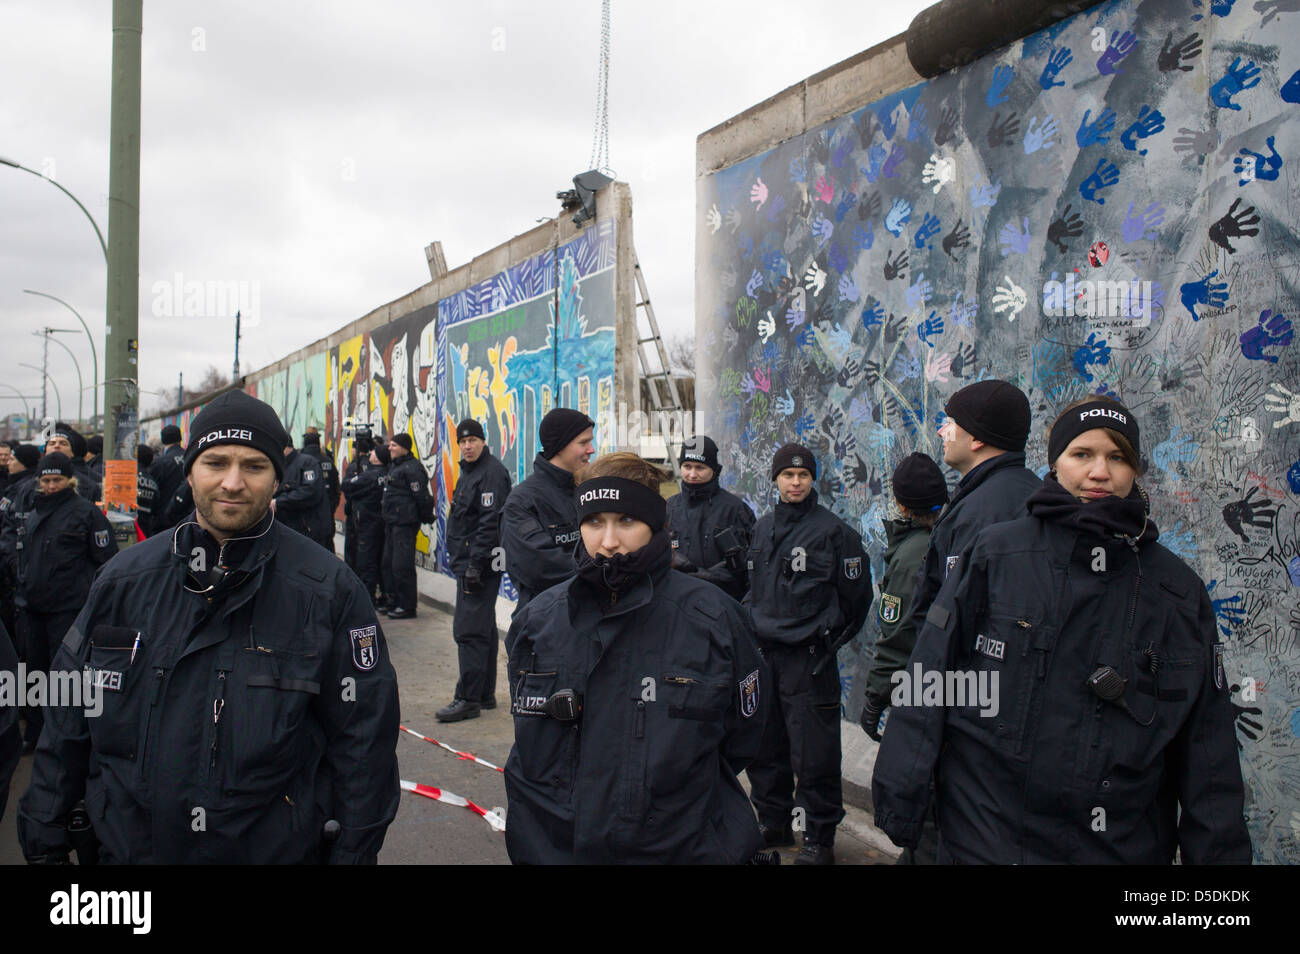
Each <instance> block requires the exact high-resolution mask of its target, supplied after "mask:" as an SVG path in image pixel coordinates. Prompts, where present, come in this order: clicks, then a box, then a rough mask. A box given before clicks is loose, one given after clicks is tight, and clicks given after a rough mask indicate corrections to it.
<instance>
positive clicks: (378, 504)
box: [343, 438, 388, 611]
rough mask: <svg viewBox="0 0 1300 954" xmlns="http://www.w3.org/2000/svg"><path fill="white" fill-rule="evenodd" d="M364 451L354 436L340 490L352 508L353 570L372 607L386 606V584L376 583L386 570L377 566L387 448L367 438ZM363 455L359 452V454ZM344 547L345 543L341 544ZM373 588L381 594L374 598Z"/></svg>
mask: <svg viewBox="0 0 1300 954" xmlns="http://www.w3.org/2000/svg"><path fill="white" fill-rule="evenodd" d="M365 445H366V446H367V447H369V450H368V451H362V449H361V448H362V441H361V439H360V438H358V439H357V442H356V445H355V448H356V449H355V450H354V453H356V454H357V459H356V460H353V461H351V462H350V463H349V464H348V476H347V477H345V478H344V480H343V493H344V494H346V495H347V506H348V507H350V508H351V509H352V513H351V514H350V515H349V517H348V520H349V521H350V522H351V524H352V527H353V529H352V536H353V538H354V543H353V545H354V546H355V548H356V556H355V564H356V565H355V566H353V568H352V569H353V572H355V573H356V575H357V576H359V577H360V578H361V582H362V583H364V584H365V586H366V593H367V594H369V596H370V598H371V599H372V600H374V601H375V610H376V611H379V610H383V609H386V608H387V603H388V599H387V595H386V594H387V593H388V589H387V587H386V586H383V587H381V586H380V583H381V581H382V580H384V579H386V578H387V576H388V574H387V573H386V572H384V571H383V570H382V569H381V567H380V561H381V560H382V559H383V555H384V480H385V478H386V477H387V475H388V448H387V447H386V446H385V445H383V444H375V443H373V442H372V441H371V440H369V439H367V440H366V441H365ZM363 453H364V454H365V455H366V456H364V457H363V456H361V455H362V454H363ZM344 549H345V550H346V547H345V548H344ZM376 591H379V592H382V593H384V594H385V597H384V598H383V599H380V598H378V597H377V596H376V595H375V594H376Z"/></svg>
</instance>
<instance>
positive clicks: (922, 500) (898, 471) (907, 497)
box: [893, 452, 948, 513]
mask: <svg viewBox="0 0 1300 954" xmlns="http://www.w3.org/2000/svg"><path fill="white" fill-rule="evenodd" d="M893 484H894V496H895V497H896V498H897V499H898V502H899V503H901V504H902V505H903V506H904V507H906V508H907V509H908V510H911V511H912V512H913V513H931V512H932V511H934V510H938V509H939V508H940V507H942V506H943V505H944V504H946V503H947V502H948V484H947V483H946V482H945V481H944V479H943V471H941V470H940V469H939V465H938V464H936V463H935V462H934V460H933V459H931V458H930V457H929V456H928V455H926V454H922V453H920V452H917V453H915V454H908V455H907V456H906V457H904V458H903V460H902V461H901V462H900V463H899V465H898V466H897V467H895V468H894V479H893Z"/></svg>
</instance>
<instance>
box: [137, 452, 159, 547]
mask: <svg viewBox="0 0 1300 954" xmlns="http://www.w3.org/2000/svg"><path fill="white" fill-rule="evenodd" d="M135 464H136V467H135V510H136V518H135V520H136V523H138V524H139V525H140V532H141V533H143V534H144V535H145V536H146V537H151V536H153V535H154V533H156V532H157V531H156V530H155V529H154V526H155V520H156V515H157V512H158V504H159V500H158V481H156V480H154V479H153V474H151V473H150V472H149V468H150V467H151V466H152V465H153V448H152V447H150V446H149V445H148V444H137V445H136V448H135Z"/></svg>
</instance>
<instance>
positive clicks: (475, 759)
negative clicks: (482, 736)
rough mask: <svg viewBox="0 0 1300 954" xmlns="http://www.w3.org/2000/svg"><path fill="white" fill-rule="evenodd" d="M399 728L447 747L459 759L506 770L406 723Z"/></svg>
mask: <svg viewBox="0 0 1300 954" xmlns="http://www.w3.org/2000/svg"><path fill="white" fill-rule="evenodd" d="M398 728H399V729H401V730H402V731H403V732H405V733H407V734H408V735H413V736H415V737H416V738H417V739H424V741H426V742H430V743H432V744H433V745H436V746H438V747H439V748H441V749H446V750H447V751H448V752H451V753H452V754H453V755H455V756H456V757H457V758H459V759H462V760H465V761H469V762H477V763H478V764H479V765H486V766H487V767H488V768H490V769H496V770H497V771H498V772H504V771H505V769H503V768H502V767H501V766H499V765H493V764H492V763H491V762H488V761H486V760H484V759H481V758H479V757H478V756H477V755H474V754H472V753H470V752H462V751H461V750H460V749H453V748H452V747H451V746H450V745H448V744H447V743H446V742H439V741H438V740H437V739H431V738H429V737H428V736H427V735H421V734H420V733H418V732H416V731H414V730H412V729H408V728H407V727H406V726H404V725H399V726H398Z"/></svg>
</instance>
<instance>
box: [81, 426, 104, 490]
mask: <svg viewBox="0 0 1300 954" xmlns="http://www.w3.org/2000/svg"><path fill="white" fill-rule="evenodd" d="M85 462H86V469H87V470H89V471H90V473H91V476H93V477H94V478H95V480H97V481H99V482H100V483H101V484H102V483H103V482H104V438H103V436H102V435H100V434H95V435H92V436H91V437H87V438H86V455H85Z"/></svg>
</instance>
